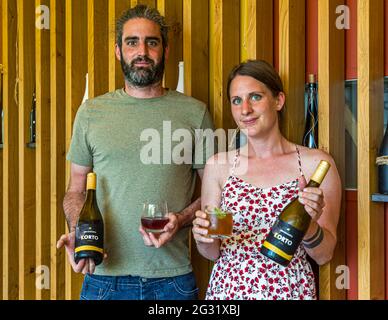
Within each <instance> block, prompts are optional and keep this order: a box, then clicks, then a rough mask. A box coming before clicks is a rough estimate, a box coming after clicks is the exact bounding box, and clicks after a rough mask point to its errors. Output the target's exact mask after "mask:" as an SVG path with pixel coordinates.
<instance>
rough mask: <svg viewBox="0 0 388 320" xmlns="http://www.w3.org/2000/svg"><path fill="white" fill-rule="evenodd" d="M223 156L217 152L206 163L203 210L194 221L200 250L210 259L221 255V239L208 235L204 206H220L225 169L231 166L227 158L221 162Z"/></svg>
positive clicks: (203, 182)
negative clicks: (211, 237)
mask: <svg viewBox="0 0 388 320" xmlns="http://www.w3.org/2000/svg"><path fill="white" fill-rule="evenodd" d="M223 158H225V157H222V156H220V155H219V154H217V155H215V156H213V157H212V158H210V159H209V161H208V162H207V164H206V167H205V172H204V175H203V179H202V190H201V209H202V210H198V211H197V212H196V214H195V216H196V218H195V219H194V221H193V229H192V231H193V235H194V239H195V241H196V243H197V248H198V251H199V253H200V254H201V255H202V256H204V257H205V258H207V259H209V260H217V259H218V257H219V255H220V241H219V240H218V239H210V238H208V237H207V236H206V235H207V229H206V228H207V227H208V226H209V221H208V220H207V219H206V213H205V212H204V208H205V206H206V205H210V206H214V207H220V203H221V193H222V183H223V182H222V181H223V177H224V176H225V170H228V168H229V166H228V163H227V162H228V161H227V159H226V158H225V161H223V162H221V160H222V159H223ZM224 162H225V163H224ZM226 174H227V173H226Z"/></svg>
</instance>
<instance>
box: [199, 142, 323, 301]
mask: <svg viewBox="0 0 388 320" xmlns="http://www.w3.org/2000/svg"><path fill="white" fill-rule="evenodd" d="M296 150H297V155H298V162H299V171H300V173H301V175H302V174H303V173H302V169H301V161H300V154H299V150H298V148H297V149H296ZM238 157H239V153H238V152H237V153H236V157H235V162H234V166H233V170H232V175H231V176H230V177H229V178H228V179H227V181H226V182H225V185H224V188H223V191H222V200H221V208H222V209H223V210H227V211H230V212H232V213H233V224H234V225H233V236H232V237H230V238H228V239H224V240H222V242H221V247H220V251H221V253H220V257H219V258H218V259H217V261H216V262H215V265H214V267H213V271H212V274H211V277H210V282H209V285H208V289H207V293H206V299H208V300H230V299H231V300H304V299H306V300H313V299H316V289H315V282H314V274H313V271H312V268H311V265H310V263H309V262H308V261H307V256H306V251H305V249H304V247H303V245H300V246H299V248H298V249H297V251H296V253H295V255H294V257H293V259H292V260H291V262H290V264H289V265H288V266H287V267H283V266H281V265H278V264H277V263H275V262H273V261H272V260H270V259H268V258H267V257H265V256H263V255H262V254H261V253H260V248H261V246H262V244H263V242H264V240H265V238H266V237H267V235H268V233H269V231H270V230H271V227H272V225H273V224H274V223H275V221H276V219H277V217H278V215H279V214H280V213H281V212H282V210H283V209H284V208H285V207H286V206H287V204H288V203H290V202H291V201H292V200H293V199H295V198H296V197H297V195H298V190H299V188H298V178H296V179H295V180H293V181H289V182H286V183H283V184H281V185H277V186H273V187H269V188H258V187H256V186H254V185H252V184H250V183H247V182H245V181H244V180H242V179H240V178H238V177H236V176H235V175H234V169H235V166H236V163H237V160H238Z"/></svg>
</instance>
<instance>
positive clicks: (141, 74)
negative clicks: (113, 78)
mask: <svg viewBox="0 0 388 320" xmlns="http://www.w3.org/2000/svg"><path fill="white" fill-rule="evenodd" d="M120 56H121V61H120V62H121V69H122V70H123V73H124V77H125V79H126V80H127V81H128V82H129V84H130V85H132V86H134V87H139V88H144V87H148V86H150V85H153V84H155V83H158V82H159V81H161V80H162V78H163V73H164V50H163V56H162V60H161V61H160V62H159V63H158V64H156V65H155V63H154V61H153V60H151V59H150V58H148V57H147V56H141V57H137V58H136V59H134V60H132V61H131V63H130V64H129V63H127V62H126V61H125V60H124V57H123V51H122V50H121V49H120ZM144 61H145V62H148V63H149V64H150V67H136V66H135V63H137V62H144Z"/></svg>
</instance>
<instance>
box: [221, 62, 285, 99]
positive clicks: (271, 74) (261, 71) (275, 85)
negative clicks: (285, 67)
mask: <svg viewBox="0 0 388 320" xmlns="http://www.w3.org/2000/svg"><path fill="white" fill-rule="evenodd" d="M238 75H240V76H249V77H252V78H254V79H256V80H258V81H260V82H261V83H263V84H265V85H266V86H267V88H268V89H269V90H270V91H271V92H272V95H273V97H277V96H278V95H279V93H280V92H284V91H283V83H282V80H281V79H280V76H279V74H278V73H277V72H276V70H275V69H274V68H273V67H272V66H271V65H270V64H269V63H268V62H266V61H264V60H247V61H245V62H242V63H240V64H239V65H237V66H235V67H234V68H233V70H232V71H231V72H230V74H229V77H228V84H227V95H228V100H230V84H231V82H232V80H233V79H234V78H235V77H236V76H238Z"/></svg>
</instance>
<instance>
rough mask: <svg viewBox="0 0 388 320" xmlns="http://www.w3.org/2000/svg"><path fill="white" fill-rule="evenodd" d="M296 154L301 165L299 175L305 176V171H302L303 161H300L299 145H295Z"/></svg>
mask: <svg viewBox="0 0 388 320" xmlns="http://www.w3.org/2000/svg"><path fill="white" fill-rule="evenodd" d="M295 148H296V153H297V155H298V165H299V173H300V175H301V176H304V174H303V170H302V160H301V159H300V151H299V148H298V146H297V145H295Z"/></svg>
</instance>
